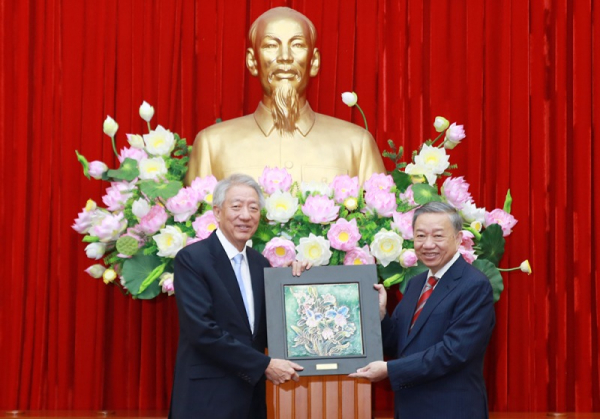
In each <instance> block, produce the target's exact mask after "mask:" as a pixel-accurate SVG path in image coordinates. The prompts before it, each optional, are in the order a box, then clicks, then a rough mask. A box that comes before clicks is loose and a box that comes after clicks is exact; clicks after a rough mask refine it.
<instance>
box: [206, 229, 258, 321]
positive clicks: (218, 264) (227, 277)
mask: <svg viewBox="0 0 600 419" xmlns="http://www.w3.org/2000/svg"><path fill="white" fill-rule="evenodd" d="M209 240H211V245H212V248H213V249H214V251H215V259H214V260H215V265H214V267H215V270H216V271H217V274H218V275H219V278H220V279H221V281H222V283H223V285H224V286H225V288H226V289H227V292H228V293H229V296H230V297H231V299H232V300H233V303H234V304H235V306H236V308H237V310H238V312H239V314H240V316H241V318H242V319H244V321H245V324H246V326H247V327H248V330H250V323H248V315H247V314H246V307H245V306H244V300H243V298H242V292H241V291H240V286H239V284H238V282H237V278H236V276H235V272H234V271H233V266H231V260H229V258H228V257H227V252H225V249H223V246H222V245H221V242H220V241H219V238H218V237H217V235H216V234H215V233H213V234H212V235H211V236H210V237H209Z"/></svg>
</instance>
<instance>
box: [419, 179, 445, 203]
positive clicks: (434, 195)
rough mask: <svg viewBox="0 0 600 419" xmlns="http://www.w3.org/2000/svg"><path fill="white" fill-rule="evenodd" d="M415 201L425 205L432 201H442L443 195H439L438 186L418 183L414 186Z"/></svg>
mask: <svg viewBox="0 0 600 419" xmlns="http://www.w3.org/2000/svg"><path fill="white" fill-rule="evenodd" d="M412 190H413V193H414V197H415V202H416V203H417V204H420V205H424V204H426V203H428V202H432V201H441V200H442V197H441V196H439V195H438V191H437V187H433V186H430V185H428V184H427V183H418V184H416V185H413V187H412Z"/></svg>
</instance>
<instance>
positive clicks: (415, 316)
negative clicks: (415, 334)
mask: <svg viewBox="0 0 600 419" xmlns="http://www.w3.org/2000/svg"><path fill="white" fill-rule="evenodd" d="M437 282H438V279H437V278H436V277H435V276H430V277H429V279H428V280H427V283H426V284H425V288H424V289H423V293H422V294H421V296H420V297H419V302H418V303H417V308H416V310H415V314H413V318H412V322H411V323H410V328H411V329H412V328H413V326H414V325H415V322H416V321H417V319H418V318H419V314H421V311H422V310H423V307H424V306H425V303H426V302H427V299H428V298H429V297H430V296H431V293H432V292H433V287H435V284H437Z"/></svg>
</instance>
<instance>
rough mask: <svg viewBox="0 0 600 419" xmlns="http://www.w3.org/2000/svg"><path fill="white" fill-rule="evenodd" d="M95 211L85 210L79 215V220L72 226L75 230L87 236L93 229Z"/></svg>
mask: <svg viewBox="0 0 600 419" xmlns="http://www.w3.org/2000/svg"><path fill="white" fill-rule="evenodd" d="M94 214H95V211H86V210H85V209H84V210H83V211H81V212H80V213H79V214H77V218H76V219H75V224H73V225H72V226H71V228H72V229H73V230H75V231H76V232H78V233H79V234H87V232H88V231H89V230H90V228H91V227H92V220H93V217H94Z"/></svg>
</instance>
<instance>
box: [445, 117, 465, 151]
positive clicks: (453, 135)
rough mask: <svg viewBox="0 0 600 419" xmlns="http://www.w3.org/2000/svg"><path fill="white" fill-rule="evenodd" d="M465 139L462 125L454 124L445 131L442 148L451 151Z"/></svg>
mask: <svg viewBox="0 0 600 419" xmlns="http://www.w3.org/2000/svg"><path fill="white" fill-rule="evenodd" d="M465 137H466V134H465V129H464V126H463V125H456V122H454V123H453V124H452V125H450V127H449V128H448V130H447V131H446V141H444V147H445V148H447V149H448V150H452V149H453V148H454V147H456V146H457V145H458V144H460V142H461V140H462V139H463V138H465Z"/></svg>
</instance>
